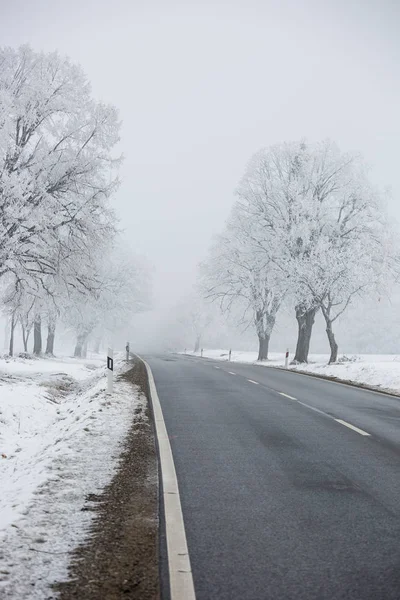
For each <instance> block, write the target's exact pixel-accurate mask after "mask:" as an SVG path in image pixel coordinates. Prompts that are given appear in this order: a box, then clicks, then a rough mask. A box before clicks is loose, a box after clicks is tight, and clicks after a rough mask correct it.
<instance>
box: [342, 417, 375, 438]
mask: <svg viewBox="0 0 400 600" xmlns="http://www.w3.org/2000/svg"><path fill="white" fill-rule="evenodd" d="M335 421H336V422H337V423H340V424H341V425H344V426H345V427H348V428H349V429H352V430H353V431H356V432H357V433H359V434H360V435H367V436H370V435H371V434H370V433H367V432H366V431H364V430H363V429H359V428H358V427H355V426H354V425H352V424H351V423H347V421H342V419H335Z"/></svg>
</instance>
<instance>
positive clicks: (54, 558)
mask: <svg viewBox="0 0 400 600" xmlns="http://www.w3.org/2000/svg"><path fill="white" fill-rule="evenodd" d="M114 369H115V371H114V372H115V374H116V375H117V374H118V373H121V372H123V371H124V370H125V369H126V366H125V363H124V361H123V354H121V355H118V356H117V357H116V360H115V361H114ZM105 390H106V368H105V357H97V358H94V359H90V360H77V359H72V358H69V359H67V358H65V359H36V360H35V359H12V360H10V359H0V490H1V493H0V597H1V598H2V599H3V598H4V599H6V598H12V599H14V598H15V599H16V598H18V600H21V599H25V598H29V599H31V598H32V599H36V598H37V599H39V598H40V599H43V598H53V597H55V595H54V593H53V592H52V591H51V590H50V588H49V585H50V584H51V583H52V582H54V581H57V580H61V579H64V578H65V577H66V576H67V565H68V552H69V551H70V550H72V549H73V548H74V547H76V546H77V545H78V544H79V542H81V541H82V539H83V538H84V537H85V534H86V532H87V530H88V527H89V525H90V521H91V515H92V514H93V513H92V512H91V511H82V510H81V509H82V507H83V506H84V504H85V500H86V498H87V496H88V494H98V493H99V492H100V491H101V490H102V489H103V488H104V486H105V485H107V484H108V483H109V482H110V480H111V478H112V475H113V473H114V470H115V468H116V466H117V464H118V462H117V461H118V457H119V454H120V450H121V444H122V442H123V440H124V437H125V435H126V433H127V431H128V429H129V427H130V425H131V423H132V419H133V415H134V410H135V408H136V407H137V406H138V405H139V404H140V403H141V399H140V397H139V395H138V393H136V392H135V391H134V390H133V388H132V386H131V385H130V384H128V383H127V382H125V381H123V380H119V381H118V380H117V379H116V383H115V391H114V395H113V396H111V397H110V396H107V395H106V391H105Z"/></svg>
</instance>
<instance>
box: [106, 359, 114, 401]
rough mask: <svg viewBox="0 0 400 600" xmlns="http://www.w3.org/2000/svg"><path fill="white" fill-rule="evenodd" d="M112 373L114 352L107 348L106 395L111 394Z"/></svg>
mask: <svg viewBox="0 0 400 600" xmlns="http://www.w3.org/2000/svg"><path fill="white" fill-rule="evenodd" d="M113 371H114V351H113V349H112V348H109V349H108V351H107V394H112V393H113Z"/></svg>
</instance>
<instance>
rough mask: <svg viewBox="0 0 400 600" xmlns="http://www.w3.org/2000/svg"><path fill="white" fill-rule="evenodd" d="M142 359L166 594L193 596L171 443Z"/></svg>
mask: <svg viewBox="0 0 400 600" xmlns="http://www.w3.org/2000/svg"><path fill="white" fill-rule="evenodd" d="M143 362H144V364H145V366H146V370H147V375H148V378H149V387H150V396H151V402H152V404H153V410H154V421H155V426H156V434H157V440H158V450H159V453H160V463H161V477H162V483H163V500H164V515H165V532H166V538H167V551H168V570H169V585H170V592H171V594H170V596H171V600H196V594H195V591H194V584H193V576H192V569H191V566H190V558H189V551H188V546H187V541H186V533H185V524H184V522H183V515H182V506H181V500H180V496H179V488H178V481H177V478H176V471H175V465H174V459H173V456H172V451H171V445H170V443H169V439H168V434H167V428H166V426H165V422H164V417H163V413H162V408H161V404H160V399H159V397H158V394H157V389H156V384H155V383H154V378H153V374H152V372H151V369H150V367H149V365H148V364H147V363H146V361H143Z"/></svg>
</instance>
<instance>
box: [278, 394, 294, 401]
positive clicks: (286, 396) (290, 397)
mask: <svg viewBox="0 0 400 600" xmlns="http://www.w3.org/2000/svg"><path fill="white" fill-rule="evenodd" d="M278 393H279V394H280V395H281V396H285V398H289V400H297V398H293V396H289V394H284V393H283V392H278Z"/></svg>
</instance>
